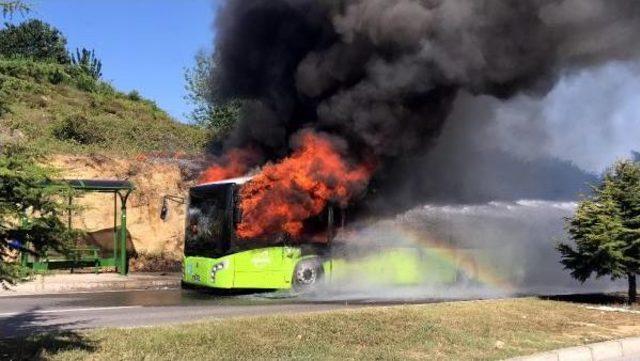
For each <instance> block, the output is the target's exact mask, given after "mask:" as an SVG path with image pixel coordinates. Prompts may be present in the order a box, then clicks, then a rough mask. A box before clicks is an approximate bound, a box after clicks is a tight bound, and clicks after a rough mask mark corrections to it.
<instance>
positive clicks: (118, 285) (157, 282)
mask: <svg viewBox="0 0 640 361" xmlns="http://www.w3.org/2000/svg"><path fill="white" fill-rule="evenodd" d="M180 281H181V277H179V276H175V275H173V276H171V275H169V276H158V277H146V278H143V279H140V278H135V277H132V278H123V279H117V280H113V279H106V280H84V279H82V278H79V279H78V280H77V281H76V282H69V281H66V282H55V281H49V282H47V281H44V279H39V280H37V281H32V282H28V283H25V284H20V285H18V286H17V287H15V288H13V289H9V290H1V289H0V298H3V297H19V296H32V295H55V294H65V293H81V292H109V291H124V290H150V289H168V288H170V289H175V288H180Z"/></svg>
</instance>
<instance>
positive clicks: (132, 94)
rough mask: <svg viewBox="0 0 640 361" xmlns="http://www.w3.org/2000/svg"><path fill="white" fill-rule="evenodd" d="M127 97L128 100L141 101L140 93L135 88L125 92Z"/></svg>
mask: <svg viewBox="0 0 640 361" xmlns="http://www.w3.org/2000/svg"><path fill="white" fill-rule="evenodd" d="M127 98H128V99H129V100H132V101H134V102H139V101H141V100H142V96H141V95H140V93H138V91H137V90H135V89H134V90H132V91H130V92H129V94H127Z"/></svg>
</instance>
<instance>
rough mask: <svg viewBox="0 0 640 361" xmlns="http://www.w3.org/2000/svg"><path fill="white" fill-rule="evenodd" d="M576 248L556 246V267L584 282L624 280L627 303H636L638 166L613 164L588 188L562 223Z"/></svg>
mask: <svg viewBox="0 0 640 361" xmlns="http://www.w3.org/2000/svg"><path fill="white" fill-rule="evenodd" d="M567 230H568V233H569V235H570V237H571V239H572V240H573V241H574V242H575V245H576V247H575V248H574V247H572V246H571V245H569V244H560V245H559V246H558V250H559V251H560V253H561V254H562V264H563V265H564V266H565V268H567V269H569V270H571V275H572V276H573V277H575V278H576V279H578V280H580V281H582V282H584V281H586V280H587V279H588V278H589V277H591V275H593V274H595V275H596V277H602V276H610V277H611V279H614V280H615V279H619V278H625V277H626V278H627V279H628V281H629V301H630V302H635V300H636V297H637V296H636V275H637V274H638V273H640V165H639V164H638V163H635V162H633V161H630V160H625V161H619V162H617V163H616V164H615V165H614V166H613V167H612V168H611V169H609V170H608V171H607V173H606V174H605V176H604V179H603V181H602V182H601V183H600V184H599V185H597V186H596V187H594V192H593V195H591V196H590V197H588V198H586V199H584V200H582V201H581V202H580V203H579V204H578V208H577V210H576V213H575V215H574V216H573V217H572V218H569V219H567Z"/></svg>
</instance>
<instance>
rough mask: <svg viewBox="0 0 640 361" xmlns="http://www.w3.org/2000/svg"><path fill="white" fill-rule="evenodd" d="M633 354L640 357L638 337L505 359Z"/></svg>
mask: <svg viewBox="0 0 640 361" xmlns="http://www.w3.org/2000/svg"><path fill="white" fill-rule="evenodd" d="M634 356H635V357H638V358H639V359H640V337H633V338H625V339H622V340H615V341H606V342H600V343H594V344H591V345H585V346H578V347H569V348H563V349H559V350H554V351H549V352H543V353H539V354H535V355H530V356H522V357H515V358H510V359H508V360H506V361H583V360H584V361H605V360H615V359H617V358H623V357H634Z"/></svg>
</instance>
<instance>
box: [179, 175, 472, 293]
mask: <svg viewBox="0 0 640 361" xmlns="http://www.w3.org/2000/svg"><path fill="white" fill-rule="evenodd" d="M250 179H251V178H237V179H230V180H225V181H221V182H215V183H210V184H204V185H200V186H197V187H193V188H191V189H190V191H189V199H188V206H187V216H186V230H185V245H184V263H183V267H184V271H183V278H182V284H183V287H185V288H191V287H194V286H200V287H208V288H215V289H227V290H231V289H265V290H267V289H268V290H282V289H295V290H306V289H309V288H312V287H314V286H317V285H318V284H320V283H322V282H339V281H346V282H350V280H353V279H354V278H356V279H355V280H354V281H355V282H357V283H362V282H369V281H370V282H376V283H380V282H382V283H388V284H399V285H413V284H420V283H424V282H429V283H432V284H434V283H435V284H441V283H447V284H448V283H453V282H456V281H460V279H461V278H462V277H467V276H466V275H462V276H461V272H460V267H459V265H458V264H457V263H458V261H457V260H453V261H452V259H451V258H450V257H449V258H443V257H442V256H441V253H442V252H441V250H439V249H436V248H426V247H372V246H364V247H362V248H363V252H357V253H359V254H360V256H353V254H354V252H353V248H354V247H353V246H351V245H350V246H349V250H350V251H349V252H343V250H344V248H345V247H342V246H341V245H340V244H339V242H334V238H335V235H336V234H337V231H338V230H339V228H341V227H343V226H344V222H345V211H344V210H342V209H338V208H337V207H333V206H329V207H327V208H326V210H325V211H324V212H323V213H322V214H321V215H319V216H317V217H315V218H313V219H309V220H308V221H306V222H307V223H306V224H305V232H306V234H305V235H303V236H302V238H298V239H292V238H291V237H289V236H287V235H286V234H277V235H272V236H270V237H267V238H265V239H240V238H238V237H237V235H236V231H235V228H236V225H237V224H238V223H239V222H240V219H241V218H240V217H241V216H242V215H241V214H240V212H239V209H238V206H237V204H238V201H239V193H240V192H239V190H240V188H241V187H242V185H243V184H244V183H246V182H248V181H250ZM347 253H348V255H347ZM472 268H473V266H472V267H467V270H468V269H472ZM467 273H468V272H467Z"/></svg>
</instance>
